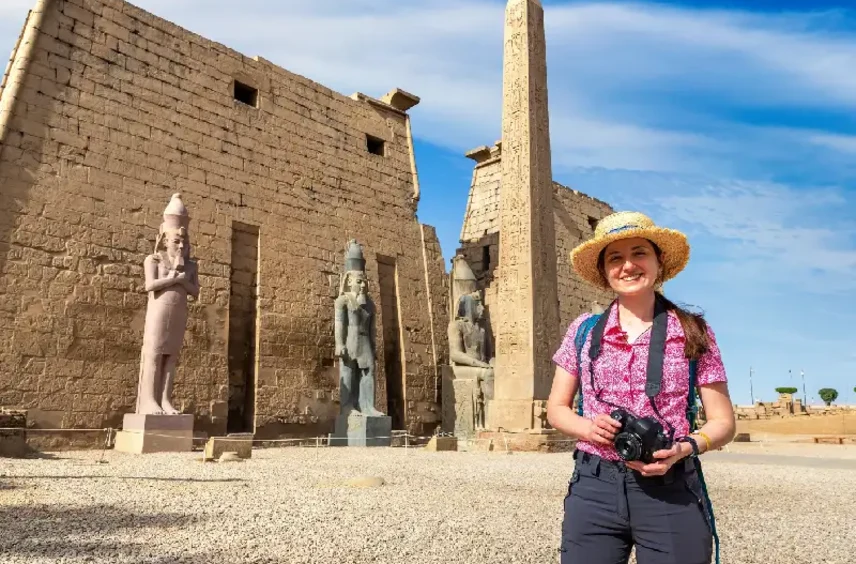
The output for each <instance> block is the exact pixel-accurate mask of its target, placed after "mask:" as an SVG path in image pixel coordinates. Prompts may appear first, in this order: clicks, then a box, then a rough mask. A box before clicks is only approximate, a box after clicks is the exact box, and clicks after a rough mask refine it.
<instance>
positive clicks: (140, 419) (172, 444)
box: [114, 413, 193, 454]
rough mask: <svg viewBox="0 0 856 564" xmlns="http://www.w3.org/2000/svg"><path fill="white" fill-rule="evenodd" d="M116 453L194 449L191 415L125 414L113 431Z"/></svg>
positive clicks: (185, 450)
mask: <svg viewBox="0 0 856 564" xmlns="http://www.w3.org/2000/svg"><path fill="white" fill-rule="evenodd" d="M114 448H115V449H116V450H117V451H119V452H128V453H131V454H148V453H152V452H190V451H191V450H193V415H183V414H182V415H143V414H139V413H127V414H125V418H124V420H123V421H122V430H121V431H119V432H118V433H116V445H115V447H114Z"/></svg>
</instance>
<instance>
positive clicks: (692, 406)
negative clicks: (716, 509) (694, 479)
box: [687, 360, 719, 564]
mask: <svg viewBox="0 0 856 564" xmlns="http://www.w3.org/2000/svg"><path fill="white" fill-rule="evenodd" d="M697 373H698V361H696V360H690V381H689V384H690V392H689V397H688V398H687V420H688V421H689V423H690V433H692V432H693V431H696V430H698V419H697V416H698V406H697V405H696V375H697ZM692 461H693V464H694V465H695V469H696V472H697V473H698V478H699V481H700V482H701V491H702V493H703V494H704V501H705V505H706V507H707V516H708V518H709V519H710V530H711V532H712V533H713V541H714V543H715V545H716V564H719V535H718V534H717V533H716V517H715V516H714V515H713V504H712V503H711V501H710V495H709V494H708V493H707V484H706V483H705V481H704V472H702V469H701V459H700V458H698V457H696V458H693V459H692Z"/></svg>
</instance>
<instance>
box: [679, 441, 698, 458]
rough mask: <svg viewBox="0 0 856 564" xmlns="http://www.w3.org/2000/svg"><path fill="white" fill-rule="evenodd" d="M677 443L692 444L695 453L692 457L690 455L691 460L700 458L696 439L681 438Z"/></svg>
mask: <svg viewBox="0 0 856 564" xmlns="http://www.w3.org/2000/svg"><path fill="white" fill-rule="evenodd" d="M675 442H678V443H690V446H691V447H693V453H692V454H691V455H689V456H690V458H698V443H697V442H696V440H695V439H694V438H692V437H690V436H689V435H687V436H686V437H681V438H679V439H678V440H677V441H675Z"/></svg>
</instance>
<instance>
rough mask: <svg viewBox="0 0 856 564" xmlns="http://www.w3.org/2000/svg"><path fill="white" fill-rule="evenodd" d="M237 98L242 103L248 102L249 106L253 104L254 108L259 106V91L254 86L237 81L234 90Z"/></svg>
mask: <svg viewBox="0 0 856 564" xmlns="http://www.w3.org/2000/svg"><path fill="white" fill-rule="evenodd" d="M234 96H235V100H237V101H238V102H241V103H242V104H246V105H248V106H252V107H254V108H258V107H259V91H258V89H256V88H253V87H252V86H249V85H247V84H244V83H242V82H238V81H237V80H236V81H235V92H234Z"/></svg>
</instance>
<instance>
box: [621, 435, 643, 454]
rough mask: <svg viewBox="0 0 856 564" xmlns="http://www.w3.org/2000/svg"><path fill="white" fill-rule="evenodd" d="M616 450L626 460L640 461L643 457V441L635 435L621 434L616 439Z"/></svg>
mask: <svg viewBox="0 0 856 564" xmlns="http://www.w3.org/2000/svg"><path fill="white" fill-rule="evenodd" d="M615 450H616V451H617V452H618V456H620V457H621V458H622V459H624V460H639V459H640V458H641V457H642V440H641V439H640V438H639V436H637V435H635V434H633V433H619V434H618V436H616V437H615Z"/></svg>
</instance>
